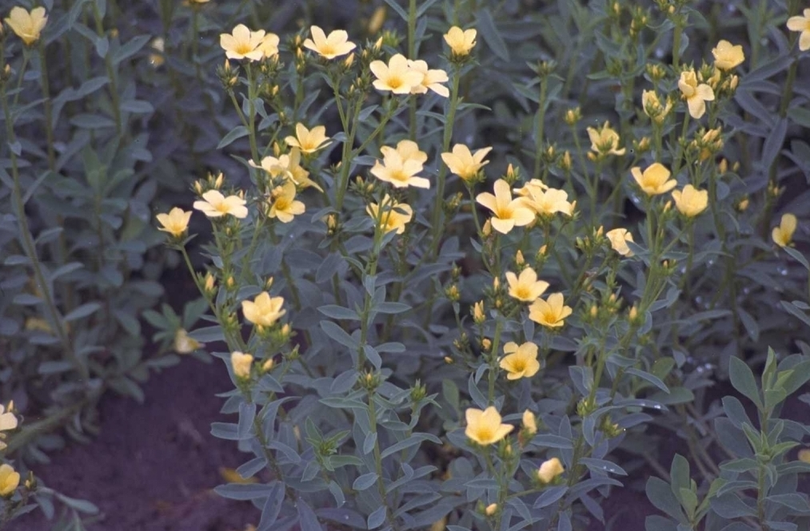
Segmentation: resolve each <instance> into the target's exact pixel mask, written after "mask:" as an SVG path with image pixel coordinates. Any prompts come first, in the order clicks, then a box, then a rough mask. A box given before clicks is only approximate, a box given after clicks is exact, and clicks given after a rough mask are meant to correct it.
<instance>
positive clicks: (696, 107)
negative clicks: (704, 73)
mask: <svg viewBox="0 0 810 531" xmlns="http://www.w3.org/2000/svg"><path fill="white" fill-rule="evenodd" d="M678 88H679V89H681V94H682V95H683V99H685V100H686V105H687V107H689V114H690V115H691V116H692V118H695V119H699V118H700V117H701V116H703V115H704V114H706V102H707V101H714V90H712V87H710V86H709V85H707V84H706V83H698V79H697V74H695V71H694V70H684V71H683V72H681V77H680V79H679V80H678Z"/></svg>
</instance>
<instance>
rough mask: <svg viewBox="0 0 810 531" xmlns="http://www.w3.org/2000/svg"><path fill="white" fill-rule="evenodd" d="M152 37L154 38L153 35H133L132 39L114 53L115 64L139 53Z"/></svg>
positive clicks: (113, 60)
mask: <svg viewBox="0 0 810 531" xmlns="http://www.w3.org/2000/svg"><path fill="white" fill-rule="evenodd" d="M151 38H152V36H151V35H138V36H137V37H133V38H132V39H131V40H129V41H128V42H127V43H126V44H123V45H122V46H121V47H120V48H118V49H117V50H116V51H115V52H114V53H113V57H112V62H113V64H114V65H117V64H118V63H120V62H121V61H124V60H126V59H129V58H130V57H132V56H133V55H135V54H136V53H138V51H140V49H141V48H143V47H144V45H145V44H146V43H147V42H149V39H151Z"/></svg>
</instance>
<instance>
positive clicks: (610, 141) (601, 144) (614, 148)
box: [587, 122, 627, 156]
mask: <svg viewBox="0 0 810 531" xmlns="http://www.w3.org/2000/svg"><path fill="white" fill-rule="evenodd" d="M587 131H588V138H590V140H591V149H592V150H593V151H595V152H596V153H599V154H600V155H617V156H621V155H624V153H625V152H626V151H627V149H626V148H621V149H619V141H620V138H619V133H617V132H616V131H614V130H613V129H612V128H611V127H610V122H605V124H604V125H603V126H602V127H601V128H600V129H596V128H594V127H588V128H587Z"/></svg>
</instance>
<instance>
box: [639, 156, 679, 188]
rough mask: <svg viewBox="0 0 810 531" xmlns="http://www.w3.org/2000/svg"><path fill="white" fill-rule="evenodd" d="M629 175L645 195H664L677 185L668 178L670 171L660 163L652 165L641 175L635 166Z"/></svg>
mask: <svg viewBox="0 0 810 531" xmlns="http://www.w3.org/2000/svg"><path fill="white" fill-rule="evenodd" d="M630 173H631V174H632V175H633V178H634V179H635V180H636V182H637V183H638V185H639V186H640V187H641V189H642V190H643V191H644V193H645V194H647V195H661V194H665V193H667V192H669V191H670V190H672V189H673V188H675V187H676V186H677V185H678V182H677V181H676V180H675V179H670V178H669V177H670V175H671V173H670V171H669V170H668V169H667V168H666V167H665V166H664V165H663V164H661V163H660V162H654V163H652V164H651V165H650V166H649V167H648V168H647V169H646V170H644V172H643V173H642V171H641V168H639V167H638V166H636V167H634V168H632V169H631V170H630Z"/></svg>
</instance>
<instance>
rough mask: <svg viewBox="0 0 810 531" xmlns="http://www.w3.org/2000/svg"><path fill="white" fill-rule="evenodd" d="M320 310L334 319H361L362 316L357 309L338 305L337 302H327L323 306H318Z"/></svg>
mask: <svg viewBox="0 0 810 531" xmlns="http://www.w3.org/2000/svg"><path fill="white" fill-rule="evenodd" d="M318 311H319V312H321V313H322V314H324V315H325V316H327V317H330V318H332V319H348V320H351V321H359V320H360V316H359V315H357V312H356V311H354V310H351V309H349V308H344V307H343V306H337V305H335V304H326V305H324V306H321V307H319V308H318Z"/></svg>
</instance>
